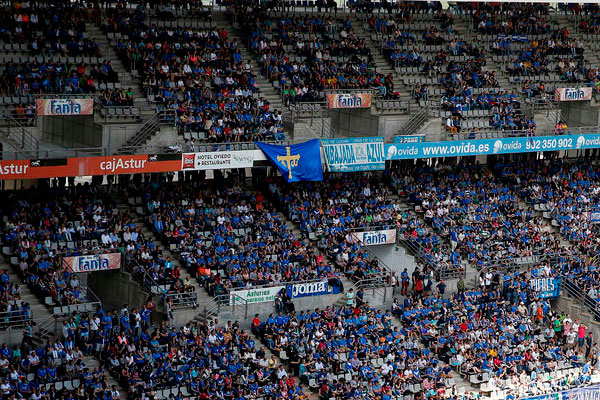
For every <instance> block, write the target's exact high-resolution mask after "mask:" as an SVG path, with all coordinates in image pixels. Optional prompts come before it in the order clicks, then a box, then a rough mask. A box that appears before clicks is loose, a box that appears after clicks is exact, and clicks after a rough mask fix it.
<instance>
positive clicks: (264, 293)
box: [229, 286, 284, 305]
mask: <svg viewBox="0 0 600 400" xmlns="http://www.w3.org/2000/svg"><path fill="white" fill-rule="evenodd" d="M283 288H284V286H271V287H266V288H252V289H244V290H236V291H235V292H231V293H230V296H229V305H235V304H254V303H267V302H270V301H275V297H277V294H278V293H279V292H280V291H281V289H283Z"/></svg>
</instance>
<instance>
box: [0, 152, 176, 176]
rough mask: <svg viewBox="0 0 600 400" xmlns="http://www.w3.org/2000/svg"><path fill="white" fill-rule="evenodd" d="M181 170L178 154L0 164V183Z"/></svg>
mask: <svg viewBox="0 0 600 400" xmlns="http://www.w3.org/2000/svg"><path fill="white" fill-rule="evenodd" d="M180 169H181V154H158V155H157V154H139V155H129V156H108V157H74V158H60V159H34V160H0V180H5V179H39V178H52V177H66V176H90V175H119V174H136V173H141V172H167V171H179V170H180Z"/></svg>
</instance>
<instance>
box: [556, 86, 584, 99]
mask: <svg viewBox="0 0 600 400" xmlns="http://www.w3.org/2000/svg"><path fill="white" fill-rule="evenodd" d="M591 99H592V88H591V87H583V88H556V90H555V91H554V100H555V101H585V100H591Z"/></svg>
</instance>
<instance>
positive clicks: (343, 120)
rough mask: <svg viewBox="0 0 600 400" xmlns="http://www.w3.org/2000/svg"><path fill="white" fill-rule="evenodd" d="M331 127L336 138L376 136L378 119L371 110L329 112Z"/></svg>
mask: <svg viewBox="0 0 600 400" xmlns="http://www.w3.org/2000/svg"><path fill="white" fill-rule="evenodd" d="M329 114H330V115H331V126H332V127H333V129H335V132H336V137H364V136H377V135H378V127H379V117H378V116H376V115H371V109H370V108H367V109H353V110H344V109H342V110H330V111H329Z"/></svg>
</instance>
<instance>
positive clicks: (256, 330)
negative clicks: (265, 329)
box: [250, 314, 260, 335]
mask: <svg viewBox="0 0 600 400" xmlns="http://www.w3.org/2000/svg"><path fill="white" fill-rule="evenodd" d="M250 330H251V331H252V333H254V334H255V335H258V334H259V333H260V332H259V331H260V318H259V317H258V314H255V315H254V318H253V319H252V328H250Z"/></svg>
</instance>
